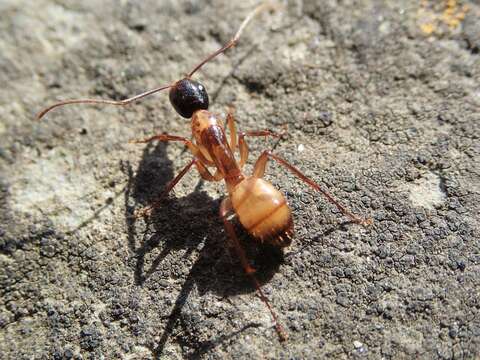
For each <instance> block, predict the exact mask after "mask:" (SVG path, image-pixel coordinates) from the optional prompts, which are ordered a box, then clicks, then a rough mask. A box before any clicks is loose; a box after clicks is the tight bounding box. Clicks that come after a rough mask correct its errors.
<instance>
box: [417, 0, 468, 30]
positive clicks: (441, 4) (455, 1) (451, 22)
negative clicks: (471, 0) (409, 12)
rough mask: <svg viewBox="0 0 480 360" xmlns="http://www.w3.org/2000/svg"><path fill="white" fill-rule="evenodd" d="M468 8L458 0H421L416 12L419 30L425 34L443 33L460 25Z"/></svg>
mask: <svg viewBox="0 0 480 360" xmlns="http://www.w3.org/2000/svg"><path fill="white" fill-rule="evenodd" d="M468 10H469V8H468V5H466V4H462V3H461V1H459V0H444V1H435V0H422V1H421V2H420V8H419V10H418V14H417V15H418V21H419V26H420V30H421V31H422V32H423V33H424V34H425V35H433V34H435V35H444V34H446V33H447V32H451V31H453V30H455V29H457V28H458V27H459V26H460V24H461V23H462V21H463V19H464V18H465V15H466V14H467V12H468Z"/></svg>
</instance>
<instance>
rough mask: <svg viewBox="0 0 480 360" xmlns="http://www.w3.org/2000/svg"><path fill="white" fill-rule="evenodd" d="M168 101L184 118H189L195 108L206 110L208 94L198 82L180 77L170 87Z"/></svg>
mask: <svg viewBox="0 0 480 360" xmlns="http://www.w3.org/2000/svg"><path fill="white" fill-rule="evenodd" d="M170 102H171V103H172V106H173V107H174V108H175V110H176V111H177V113H179V114H180V115H181V116H183V117H184V118H187V119H188V118H191V117H192V115H193V113H194V112H195V111H197V110H208V94H207V90H206V89H205V86H203V85H202V84H200V83H199V82H196V81H193V80H190V79H187V78H185V79H182V80H180V81H177V83H176V84H175V86H173V87H172V88H171V89H170Z"/></svg>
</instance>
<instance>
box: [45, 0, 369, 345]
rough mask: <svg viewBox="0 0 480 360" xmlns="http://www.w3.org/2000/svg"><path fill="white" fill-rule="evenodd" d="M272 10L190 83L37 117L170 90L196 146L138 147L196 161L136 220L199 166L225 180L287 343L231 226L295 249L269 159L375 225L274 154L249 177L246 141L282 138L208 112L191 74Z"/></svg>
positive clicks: (223, 209)
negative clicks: (179, 151) (180, 153)
mask: <svg viewBox="0 0 480 360" xmlns="http://www.w3.org/2000/svg"><path fill="white" fill-rule="evenodd" d="M269 7H272V5H271V4H269V3H264V4H262V5H260V6H258V7H257V8H255V9H254V10H253V11H252V12H251V13H250V14H249V15H248V16H247V17H246V18H245V20H244V21H243V22H242V24H241V25H240V27H239V29H238V31H237V33H236V34H235V36H234V37H233V38H232V39H231V40H230V41H229V42H228V43H227V44H226V45H224V46H223V47H222V48H220V49H219V50H217V51H215V52H214V53H212V54H211V55H209V56H208V57H207V58H205V59H204V60H203V61H202V62H200V63H199V64H198V65H197V66H196V67H195V68H194V69H193V70H192V71H191V72H190V73H189V74H188V75H187V76H186V77H185V78H183V79H181V80H179V81H176V82H175V83H173V84H170V85H166V86H161V87H159V88H156V89H153V90H150V91H147V92H144V93H142V94H139V95H136V96H134V97H131V98H128V99H125V100H122V101H113V100H102V99H76V100H67V101H62V102H59V103H56V104H54V105H52V106H50V107H48V108H46V109H44V110H42V111H41V112H40V113H39V114H38V115H37V118H38V119H40V118H42V117H43V116H44V115H45V114H46V113H47V112H49V111H50V110H52V109H54V108H56V107H58V106H63V105H67V104H79V103H82V104H111V105H121V106H122V105H127V104H130V103H132V102H134V101H136V100H139V99H141V98H144V97H146V96H148V95H151V94H153V93H156V92H159V91H161V90H165V89H170V96H169V97H170V102H171V104H172V106H173V107H174V108H175V110H176V111H177V112H178V114H180V115H181V116H183V117H184V118H191V128H192V135H193V141H190V140H188V139H186V138H184V137H180V136H175V135H169V134H159V135H155V136H152V137H149V138H146V139H142V140H136V141H133V142H135V143H148V142H150V141H178V142H181V143H183V144H184V145H185V146H186V147H187V148H188V149H189V150H190V152H191V153H192V155H193V160H191V161H190V162H189V163H188V164H187V165H186V166H185V167H184V168H183V170H182V171H180V173H179V174H178V175H177V176H176V177H175V178H174V179H173V180H172V181H171V182H170V183H169V184H168V185H167V186H166V188H165V190H164V191H163V192H162V194H161V195H160V196H159V197H158V199H157V200H156V201H155V202H153V203H152V204H151V205H150V206H148V207H146V208H144V209H142V211H141V212H139V213H137V214H136V215H137V216H139V215H143V216H147V215H149V214H150V212H151V210H152V209H153V208H155V207H157V206H158V205H159V202H160V200H161V199H162V198H163V197H164V196H165V195H167V194H168V193H169V192H170V190H172V189H173V188H174V186H175V185H176V184H177V183H178V182H179V181H180V179H181V178H182V177H183V176H184V175H185V174H186V173H187V172H188V171H189V170H190V169H191V168H192V166H193V165H195V167H196V168H197V170H198V172H199V174H200V176H201V177H202V178H203V179H204V180H206V181H221V180H224V181H225V185H226V188H227V192H228V196H227V197H226V198H225V199H224V200H223V201H222V203H221V205H220V217H221V219H222V221H223V223H224V226H225V230H226V232H227V234H228V236H229V239H230V245H231V247H232V248H233V249H234V250H235V252H236V254H237V256H238V258H239V260H240V263H241V265H242V267H243V270H244V271H245V273H246V274H247V275H248V276H249V277H250V278H251V280H252V282H253V284H254V285H255V288H256V289H257V292H258V294H259V296H260V298H261V300H262V301H263V303H264V304H265V305H266V306H267V308H268V310H269V311H270V314H271V316H272V318H273V321H274V323H275V329H276V331H277V334H278V336H279V339H280V340H281V341H284V340H286V339H287V334H286V331H285V330H284V329H283V327H282V326H281V325H280V322H279V321H278V318H277V315H276V313H275V312H274V310H273V309H272V306H271V305H270V302H269V301H268V299H267V297H266V296H265V295H264V293H263V291H262V288H261V286H260V283H259V282H258V280H257V278H256V276H255V269H254V268H253V267H252V266H251V265H250V263H249V261H248V259H247V256H246V254H245V251H244V249H243V247H242V245H241V243H240V241H239V239H238V237H237V235H236V233H235V228H234V226H233V223H232V220H233V219H234V218H237V219H238V221H239V222H240V223H241V224H242V226H243V227H244V228H245V230H246V231H247V232H248V233H249V234H250V235H251V236H252V237H253V238H254V239H255V240H257V241H259V242H264V243H269V244H272V245H274V246H277V247H280V248H283V247H286V246H288V245H290V243H291V241H292V235H293V219H292V214H291V210H290V208H289V206H288V204H287V201H286V199H285V197H284V195H283V194H282V193H280V192H279V191H278V190H277V189H275V188H274V186H273V185H272V184H271V183H269V182H268V181H266V180H264V179H263V177H264V173H265V168H266V165H267V162H268V160H270V159H272V160H274V161H275V162H277V163H278V164H280V165H282V166H283V167H285V168H286V169H287V170H289V171H291V172H292V173H293V174H294V175H295V176H297V177H298V178H299V179H300V180H302V181H303V182H305V183H306V184H307V185H309V186H310V187H312V188H313V189H314V190H316V191H319V192H320V193H321V194H322V195H323V196H325V198H326V199H327V200H328V201H329V202H331V203H332V204H333V205H335V206H336V207H337V208H338V209H339V210H340V212H341V213H342V214H344V215H345V216H347V217H349V218H350V219H351V220H352V221H353V222H355V223H359V224H363V225H369V224H371V223H372V220H371V219H364V218H359V217H357V216H355V215H353V214H352V213H351V212H350V211H348V210H347V209H346V208H345V207H343V206H342V205H341V204H340V203H339V202H338V201H337V200H335V199H334V198H333V197H332V195H330V194H329V193H328V192H326V191H325V190H323V189H322V188H321V187H320V186H319V185H318V184H317V183H316V182H314V181H313V180H311V179H309V178H308V177H306V176H305V175H303V174H302V172H300V170H298V169H297V168H295V167H294V166H293V165H291V164H289V163H288V162H287V161H286V160H284V159H282V158H281V157H279V156H277V155H275V154H273V153H272V152H271V151H268V150H267V151H264V152H263V153H262V154H261V155H260V157H259V158H258V159H257V162H256V163H255V166H254V169H253V174H252V175H250V176H248V175H245V174H244V172H243V167H244V165H245V163H246V162H247V159H248V153H249V151H248V146H247V143H246V141H245V137H247V136H250V137H253V136H261V137H267V136H270V137H279V136H280V135H278V134H276V133H274V132H271V131H268V130H257V131H247V132H241V133H239V134H237V131H236V128H235V120H234V116H233V114H232V112H231V111H229V113H228V115H227V118H226V126H224V124H223V121H222V120H221V119H219V118H218V117H217V116H216V115H215V114H213V113H211V112H209V111H208V105H209V101H208V94H207V91H206V89H205V87H204V86H203V85H202V84H200V83H198V82H197V81H194V80H192V79H191V77H192V75H193V74H194V73H195V72H196V71H197V70H199V69H200V68H201V67H202V66H203V65H204V64H206V63H207V62H209V61H210V60H212V59H213V58H215V57H216V56H217V55H219V54H221V53H223V52H225V51H226V50H227V49H229V48H231V47H233V46H234V45H235V44H236V43H237V41H238V39H239V37H240V35H241V33H242V31H243V29H244V28H245V27H246V25H247V24H248V23H249V22H250V20H251V19H252V18H253V17H254V16H256V15H257V14H258V13H259V12H261V11H263V10H264V9H266V8H269ZM225 127H227V128H228V129H229V132H230V138H229V139H227V136H226V134H225ZM237 150H238V151H239V153H240V159H239V160H238V161H237V159H236V158H235V156H234V153H235V152H236V151H237ZM210 169H214V170H215V172H214V173H213V174H212V172H211V171H210Z"/></svg>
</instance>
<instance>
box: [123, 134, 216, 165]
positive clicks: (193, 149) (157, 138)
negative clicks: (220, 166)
mask: <svg viewBox="0 0 480 360" xmlns="http://www.w3.org/2000/svg"><path fill="white" fill-rule="evenodd" d="M151 141H179V142H183V144H184V145H185V146H186V147H187V148H188V150H190V152H191V153H192V154H193V156H195V157H196V158H198V159H199V160H200V161H202V162H204V163H206V164H209V165H210V164H213V163H212V162H211V161H209V160H207V159H206V158H205V156H203V154H202V152H201V151H200V149H199V148H198V146H197V145H195V144H194V143H192V142H191V141H190V140H188V139H185V138H184V137H181V136H176V135H169V134H160V135H155V136H151V137H148V138H145V139H139V140H130V141H129V143H131V144H143V143H149V142H151Z"/></svg>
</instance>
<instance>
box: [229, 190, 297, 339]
mask: <svg viewBox="0 0 480 360" xmlns="http://www.w3.org/2000/svg"><path fill="white" fill-rule="evenodd" d="M233 216H235V212H234V210H233V208H232V204H231V202H230V199H229V198H225V199H223V200H222V203H221V205H220V217H221V218H222V220H223V224H224V227H225V230H226V232H227V234H228V236H229V238H230V243H231V245H233V248H234V249H235V251H236V253H237V256H238V257H239V259H240V263H241V264H242V267H243V271H244V272H245V274H247V275H248V276H249V277H250V279H251V280H252V282H253V284H254V285H255V288H256V289H257V292H258V295H259V296H260V299H261V300H262V302H263V303H264V304H265V305H266V306H267V308H268V310H269V311H270V314H271V315H272V318H273V322H274V324H275V330H276V331H277V334H278V337H279V339H280V341H285V340H287V338H288V336H287V333H286V332H285V330H284V328H283V327H282V325H280V323H279V322H278V318H277V314H275V312H274V311H273V308H272V306H271V305H270V302H269V301H268V298H267V297H266V296H265V294H264V293H263V291H262V288H261V286H260V283H259V282H258V280H257V278H256V276H255V269H254V268H253V267H252V266H250V264H249V263H248V260H247V255H246V254H245V250H244V249H243V247H242V245H241V244H240V241H239V240H238V237H237V234H236V233H235V228H234V226H233V224H232V222H231V218H232V217H233Z"/></svg>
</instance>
